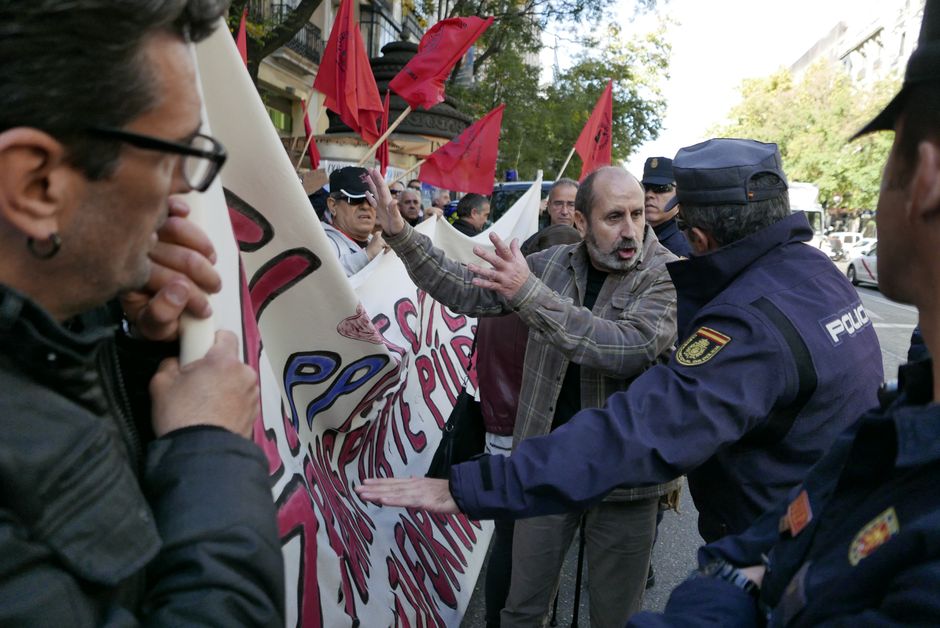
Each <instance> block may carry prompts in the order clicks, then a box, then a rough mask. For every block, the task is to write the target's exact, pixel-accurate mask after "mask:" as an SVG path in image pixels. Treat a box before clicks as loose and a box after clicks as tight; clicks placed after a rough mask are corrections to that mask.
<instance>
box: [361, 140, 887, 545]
mask: <svg viewBox="0 0 940 628" xmlns="http://www.w3.org/2000/svg"><path fill="white" fill-rule="evenodd" d="M673 166H674V173H675V177H676V181H677V183H678V194H679V202H680V212H681V213H682V214H683V218H684V219H685V221H686V222H687V223H688V225H689V227H690V229H689V232H690V233H691V234H692V237H691V238H690V243H691V245H692V247H693V249H694V254H693V255H692V256H691V258H690V259H687V260H679V261H676V262H672V263H670V264H668V269H669V274H670V275H671V277H672V280H673V283H674V285H675V288H676V293H677V295H678V329H679V338H680V339H681V341H680V343H679V347H678V349H677V350H676V352H675V353H674V354H673V355H672V357H671V359H670V360H669V362H668V364H659V365H656V366H653V367H652V368H650V369H648V370H646V371H645V372H644V373H643V374H642V375H640V376H639V377H637V378H636V379H635V380H634V381H633V382H632V383H631V384H630V386H629V388H627V389H626V390H624V391H622V392H615V393H613V394H612V395H611V396H610V397H609V398H608V399H607V403H606V405H605V406H604V407H603V408H592V409H586V410H582V411H580V412H578V413H577V414H576V415H575V416H574V417H573V418H572V419H571V420H570V421H568V422H567V423H566V424H565V425H563V426H561V427H559V428H558V429H556V430H554V431H552V433H551V434H548V435H546V436H543V437H540V438H530V439H527V440H525V441H522V442H520V443H518V444H517V445H516V447H515V448H514V449H513V452H512V455H511V456H508V457H504V456H488V457H482V458H480V459H478V460H474V461H472V462H468V463H464V464H461V465H457V466H455V467H454V468H453V469H452V470H451V475H450V479H449V481H448V480H434V479H428V478H421V479H410V480H409V479H386V480H380V479H375V480H366V482H365V484H364V485H363V486H361V487H359V488H358V489H357V490H358V492H359V494H360V495H361V496H362V497H364V498H365V499H368V500H370V501H375V502H377V503H380V504H387V505H397V506H410V507H416V508H426V509H429V510H433V511H436V512H446V513H456V512H458V511H462V512H465V513H467V514H468V515H469V516H471V517H472V518H475V519H490V518H501V517H503V518H523V517H532V516H536V515H545V514H549V513H558V512H564V511H567V510H579V509H584V508H586V507H589V506H591V505H593V504H596V503H597V502H598V501H599V500H600V499H601V498H602V497H603V496H605V495H606V494H607V493H608V492H609V491H611V490H612V489H615V488H624V487H640V486H647V485H649V484H652V483H656V482H663V481H666V480H668V479H669V478H673V477H676V476H679V475H683V474H688V480H689V488H690V491H691V494H692V497H693V499H694V501H695V505H696V507H697V508H698V511H699V532H700V533H701V535H702V537H703V538H704V539H705V540H707V541H713V540H716V539H719V538H721V537H723V536H725V535H727V534H733V533H739V532H741V531H743V530H744V529H746V528H747V526H748V525H750V524H751V523H752V522H753V521H754V520H755V519H757V518H758V517H759V516H760V515H761V514H763V513H764V512H765V511H767V510H768V509H769V508H771V507H773V505H774V504H775V503H776V502H777V501H778V500H780V499H782V498H784V497H785V496H786V495H787V492H788V491H789V490H790V489H791V488H792V487H794V486H796V485H797V484H798V483H799V482H800V481H801V480H802V478H803V477H804V475H805V474H806V472H807V470H808V469H809V468H810V466H812V464H813V463H814V462H815V461H816V460H817V459H819V458H820V457H821V456H822V455H823V453H825V451H826V450H827V449H828V448H829V446H830V445H831V444H832V442H833V441H834V440H835V438H836V437H837V436H838V434H839V433H840V432H841V431H842V429H843V428H844V427H845V426H847V425H849V424H850V423H851V422H852V421H854V420H855V418H856V417H857V416H858V415H859V414H860V413H861V412H862V411H863V410H864V409H866V408H868V407H870V406H871V405H872V404H873V403H874V402H875V392H876V390H877V388H878V385H879V384H880V382H881V379H882V374H881V353H880V348H879V345H878V339H877V337H876V336H875V332H874V329H873V328H872V325H871V323H870V322H869V321H868V318H867V316H866V315H865V313H864V309H863V308H862V306H861V302H860V300H859V296H858V294H857V293H856V292H855V289H854V288H852V286H851V284H849V283H848V281H847V280H846V279H845V277H844V276H842V274H841V273H840V272H839V271H838V269H836V268H835V266H833V265H832V262H830V261H829V259H828V258H827V257H826V256H825V255H823V254H822V253H820V252H819V251H818V250H816V249H813V248H812V247H808V246H805V245H804V244H803V242H804V241H805V240H808V239H809V238H810V237H811V236H812V230H811V229H810V226H809V223H808V222H807V220H806V217H805V216H804V215H803V214H802V213H795V214H791V213H790V208H789V201H788V196H787V183H786V178H785V177H784V173H783V170H782V167H781V163H780V153H779V152H778V151H777V147H776V145H774V144H763V143H760V142H755V141H752V140H735V139H718V140H709V141H707V142H703V143H701V144H697V145H695V146H690V147H688V148H683V149H682V150H680V151H679V153H678V154H677V155H676V159H675V162H674V164H673ZM497 254H498V257H497V256H493V257H494V258H495V259H494V260H493V263H494V268H493V269H483V268H478V269H475V272H476V274H477V275H478V277H477V278H476V279H474V280H473V281H474V284H476V285H481V286H486V285H491V284H492V283H493V282H494V281H495V280H494V279H493V277H497V276H498V275H499V273H500V272H501V271H500V269H501V268H502V267H503V265H504V264H505V263H506V262H505V260H506V259H507V258H509V255H508V253H507V251H506V249H505V247H498V248H497ZM840 324H842V327H840ZM847 364H851V365H853V368H851V369H849V368H846V365H847Z"/></svg>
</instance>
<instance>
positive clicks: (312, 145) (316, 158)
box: [300, 100, 320, 170]
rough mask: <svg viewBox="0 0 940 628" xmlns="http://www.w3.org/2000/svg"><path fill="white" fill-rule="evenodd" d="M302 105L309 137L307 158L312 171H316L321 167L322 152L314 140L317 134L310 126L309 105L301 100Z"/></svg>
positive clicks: (306, 131)
mask: <svg viewBox="0 0 940 628" xmlns="http://www.w3.org/2000/svg"><path fill="white" fill-rule="evenodd" d="M300 104H301V105H302V106H303V108H304V133H305V134H306V136H307V156H308V157H310V169H311V170H316V169H317V168H319V167H320V150H319V149H318V148H317V142H316V140H315V139H313V134H314V133H315V132H316V131H315V130H314V128H313V127H312V126H311V125H310V112H309V111H307V104H306V103H305V102H304V101H303V100H301V101H300Z"/></svg>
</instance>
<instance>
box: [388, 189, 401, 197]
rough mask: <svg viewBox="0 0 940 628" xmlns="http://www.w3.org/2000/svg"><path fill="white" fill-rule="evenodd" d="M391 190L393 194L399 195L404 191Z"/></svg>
mask: <svg viewBox="0 0 940 628" xmlns="http://www.w3.org/2000/svg"><path fill="white" fill-rule="evenodd" d="M389 192H390V193H391V194H392V196H398V195H399V194H401V193H402V192H404V190H389Z"/></svg>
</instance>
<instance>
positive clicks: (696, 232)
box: [685, 227, 721, 255]
mask: <svg viewBox="0 0 940 628" xmlns="http://www.w3.org/2000/svg"><path fill="white" fill-rule="evenodd" d="M685 233H686V236H687V237H688V239H689V244H691V245H692V248H693V249H694V250H695V252H696V253H697V254H698V255H703V254H705V253H710V252H712V251H715V250H717V249H720V248H721V244H719V243H718V241H717V240H715V238H713V237H712V235H711V234H710V233H708V232H707V231H704V230H702V229H699V228H698V227H690V228H689V229H688V230H686V232H685Z"/></svg>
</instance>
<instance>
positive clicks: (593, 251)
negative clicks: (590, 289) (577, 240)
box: [584, 232, 642, 273]
mask: <svg viewBox="0 0 940 628" xmlns="http://www.w3.org/2000/svg"><path fill="white" fill-rule="evenodd" d="M584 243H585V244H586V245H587V249H588V255H589V256H590V258H591V261H592V262H593V263H594V265H595V266H597V267H600V268H602V269H604V270H607V271H608V272H617V273H624V272H627V271H628V270H630V269H632V268H633V267H634V266H636V265H637V264H639V263H640V257H641V256H640V253H641V252H642V248H641V243H639V242H637V241H636V239H634V238H621V239H620V240H618V241H617V242H616V243H614V247H613V249H612V250H610V251H602V250H601V248H600V247H599V246H598V245H597V241H596V240H595V239H594V234H593V233H591V232H588V233H587V235H586V236H585V237H584ZM631 248H632V249H635V251H634V253H633V257H631V258H630V259H620V256H619V255H618V254H617V252H618V251H620V250H622V249H631Z"/></svg>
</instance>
